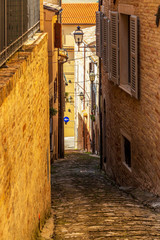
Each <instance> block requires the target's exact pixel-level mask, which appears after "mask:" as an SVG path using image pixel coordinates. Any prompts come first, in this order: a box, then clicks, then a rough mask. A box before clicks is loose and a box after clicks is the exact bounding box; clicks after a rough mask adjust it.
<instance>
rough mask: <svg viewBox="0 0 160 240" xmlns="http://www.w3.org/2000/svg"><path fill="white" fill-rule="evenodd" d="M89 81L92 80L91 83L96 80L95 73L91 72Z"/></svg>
mask: <svg viewBox="0 0 160 240" xmlns="http://www.w3.org/2000/svg"><path fill="white" fill-rule="evenodd" d="M89 79H90V81H91V82H94V80H95V73H94V72H91V73H90V74H89Z"/></svg>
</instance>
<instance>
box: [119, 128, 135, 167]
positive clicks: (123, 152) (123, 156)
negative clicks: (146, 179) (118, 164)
mask: <svg viewBox="0 0 160 240" xmlns="http://www.w3.org/2000/svg"><path fill="white" fill-rule="evenodd" d="M120 133H121V161H122V164H123V165H124V166H125V167H126V169H127V170H129V172H132V169H133V158H132V139H131V136H130V135H129V134H128V133H126V132H125V131H124V130H122V129H121V130H120ZM125 138H126V139H127V140H128V141H129V142H130V153H131V167H130V166H129V165H128V164H127V163H126V158H125V146H124V139H125Z"/></svg>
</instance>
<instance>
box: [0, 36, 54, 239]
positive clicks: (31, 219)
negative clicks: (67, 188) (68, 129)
mask: <svg viewBox="0 0 160 240" xmlns="http://www.w3.org/2000/svg"><path fill="white" fill-rule="evenodd" d="M23 49H24V51H21V50H20V51H19V52H18V53H16V54H15V55H14V56H13V57H12V58H11V59H10V60H9V61H8V62H7V67H8V68H1V69H0V239H1V240H7V239H12V240H22V239H23V240H31V239H34V236H35V233H36V231H37V230H38V223H39V214H40V218H41V221H43V220H44V218H45V217H46V215H47V214H49V211H50V164H49V159H50V155H49V153H50V149H49V85H48V52H47V34H40V33H38V34H36V35H35V36H34V38H32V39H30V40H29V41H28V42H27V43H26V44H25V45H24V47H23Z"/></svg>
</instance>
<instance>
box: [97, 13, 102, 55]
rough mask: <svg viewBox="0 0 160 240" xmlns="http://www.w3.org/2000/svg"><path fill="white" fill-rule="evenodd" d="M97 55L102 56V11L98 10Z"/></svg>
mask: <svg viewBox="0 0 160 240" xmlns="http://www.w3.org/2000/svg"><path fill="white" fill-rule="evenodd" d="M96 55H97V56H98V57H101V12H100V11H98V12H96Z"/></svg>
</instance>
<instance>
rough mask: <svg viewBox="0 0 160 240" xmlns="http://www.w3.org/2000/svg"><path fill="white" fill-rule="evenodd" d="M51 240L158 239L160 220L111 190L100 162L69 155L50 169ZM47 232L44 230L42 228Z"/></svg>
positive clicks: (133, 201) (139, 205)
mask: <svg viewBox="0 0 160 240" xmlns="http://www.w3.org/2000/svg"><path fill="white" fill-rule="evenodd" d="M51 221H53V225H51V228H52V229H49V231H50V233H52V234H51V236H50V238H48V237H45V234H44V233H43V231H42V235H43V238H40V239H41V240H47V239H54V240H64V239H69V240H71V239H77V240H78V239H79V240H82V239H84V240H87V239H108V240H109V239H116V240H120V239H123V240H134V239H136V240H138V239H141V240H142V239H146V240H158V239H160V232H159V224H160V216H159V215H158V214H156V213H155V212H153V211H152V210H150V209H147V208H146V207H144V206H143V205H141V204H139V203H138V202H136V201H135V200H133V198H132V197H130V196H128V195H127V194H125V193H124V192H122V191H120V190H119V189H118V188H117V187H116V186H114V185H113V184H112V183H111V182H110V181H109V180H107V177H106V175H105V174H103V172H101V171H100V170H99V159H98V158H95V157H92V156H90V155H89V154H81V153H72V154H71V153H70V154H66V156H65V159H64V160H58V161H56V162H55V163H54V164H53V165H52V217H51ZM45 228H46V227H45Z"/></svg>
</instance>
